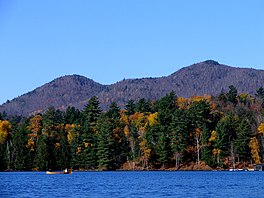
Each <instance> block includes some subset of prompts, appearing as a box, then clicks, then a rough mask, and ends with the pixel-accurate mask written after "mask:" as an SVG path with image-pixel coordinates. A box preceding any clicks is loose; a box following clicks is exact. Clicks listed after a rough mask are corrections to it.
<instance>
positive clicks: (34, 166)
mask: <svg viewBox="0 0 264 198" xmlns="http://www.w3.org/2000/svg"><path fill="white" fill-rule="evenodd" d="M263 113H264V89H263V88H262V87H261V88H259V89H258V90H256V95H255V96H251V95H248V94H240V95H238V93H237V89H236V87H234V86H230V87H229V92H227V93H221V94H220V95H219V96H217V97H212V96H193V97H191V98H182V97H177V96H176V95H175V93H173V92H171V93H169V94H167V95H166V96H164V97H163V98H161V99H160V100H157V101H147V100H145V99H144V98H142V99H140V100H138V101H133V100H130V101H129V102H128V103H127V104H126V106H125V109H123V110H121V109H120V108H119V107H118V105H117V104H116V103H112V104H111V105H110V107H109V110H108V111H107V112H103V111H102V110H101V109H100V104H99V101H98V98H97V97H92V98H91V99H89V101H88V103H87V105H86V106H85V108H84V109H83V110H82V111H80V110H78V109H76V108H74V107H68V108H67V110H66V111H65V112H63V111H60V110H57V109H55V108H49V109H48V110H47V111H46V112H45V113H44V114H37V115H35V116H32V117H30V118H25V117H20V116H13V117H9V116H8V115H6V114H5V113H2V114H0V170H1V171H3V170H48V169H51V170H59V169H64V168H73V169H75V170H117V169H142V170H147V169H149V170H151V169H167V168H170V169H180V168H181V167H184V166H187V165H188V164H192V163H193V164H194V163H196V164H197V165H199V164H201V163H203V164H207V165H208V166H210V167H211V168H230V167H233V166H234V165H236V166H241V165H242V164H243V165H245V166H246V165H248V164H253V163H261V162H263V160H264V117H263V116H264V114H263Z"/></svg>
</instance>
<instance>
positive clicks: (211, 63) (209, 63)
mask: <svg viewBox="0 0 264 198" xmlns="http://www.w3.org/2000/svg"><path fill="white" fill-rule="evenodd" d="M201 63H203V64H208V65H220V64H219V63H218V62H217V61H214V60H206V61H203V62H201Z"/></svg>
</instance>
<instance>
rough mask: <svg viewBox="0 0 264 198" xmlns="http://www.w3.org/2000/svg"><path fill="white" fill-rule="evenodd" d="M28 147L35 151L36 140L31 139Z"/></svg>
mask: <svg viewBox="0 0 264 198" xmlns="http://www.w3.org/2000/svg"><path fill="white" fill-rule="evenodd" d="M26 147H27V148H29V149H30V150H31V151H34V147H35V142H34V141H33V140H32V139H29V140H28V143H27V146H26Z"/></svg>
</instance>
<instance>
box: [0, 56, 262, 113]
mask: <svg viewBox="0 0 264 198" xmlns="http://www.w3.org/2000/svg"><path fill="white" fill-rule="evenodd" d="M229 85H234V86H235V87H236V88H237V90H238V92H239V93H249V94H255V91H256V89H258V88H259V87H261V86H263V85H264V70H256V69H250V68H237V67H230V66H226V65H222V64H219V63H218V62H216V61H212V60H208V61H204V62H200V63H197V64H193V65H191V66H188V67H184V68H182V69H180V70H178V71H176V72H175V73H173V74H171V75H169V76H166V77H159V78H141V79H127V80H123V81H120V82H117V83H114V84H112V85H101V84H99V83H96V82H94V81H93V80H91V79H88V78H86V77H83V76H79V75H68V76H63V77H60V78H57V79H55V80H53V81H51V82H50V83H47V84H45V85H43V86H41V87H39V88H36V89H35V90H33V91H31V92H28V93H26V94H24V95H22V96H20V97H17V98H15V99H13V100H11V101H9V102H8V103H4V104H3V105H1V106H0V112H3V111H5V112H7V114H9V115H13V114H16V115H29V114H35V113H37V112H43V111H45V110H46V109H47V108H48V107H50V106H54V107H56V108H60V109H65V108H66V107H67V106H69V105H70V106H75V107H77V108H80V109H81V108H83V106H84V105H85V104H86V103H87V100H88V99H89V98H90V97H92V96H94V95H96V96H98V97H99V100H100V103H101V105H102V107H103V108H106V107H107V106H108V105H109V104H110V103H111V102H112V101H116V102H117V103H118V104H119V105H120V106H121V107H123V106H124V105H125V104H126V103H127V101H128V100H129V99H134V100H137V99H139V98H146V99H150V100H156V99H159V98H161V97H162V96H164V95H165V94H166V93H169V92H171V91H175V93H176V95H177V96H182V97H189V96H192V95H204V94H210V95H217V94H219V93H221V91H227V90H228V87H229Z"/></svg>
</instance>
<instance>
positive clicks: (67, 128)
mask: <svg viewBox="0 0 264 198" xmlns="http://www.w3.org/2000/svg"><path fill="white" fill-rule="evenodd" d="M77 127H80V126H79V125H76V124H66V125H65V131H66V132H67V133H68V134H67V140H68V142H69V144H71V143H72V141H73V140H74V138H75V137H76V133H75V131H74V129H75V128H77Z"/></svg>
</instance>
